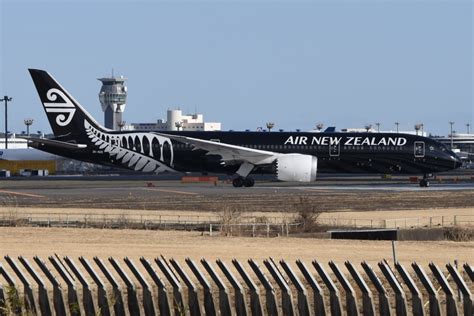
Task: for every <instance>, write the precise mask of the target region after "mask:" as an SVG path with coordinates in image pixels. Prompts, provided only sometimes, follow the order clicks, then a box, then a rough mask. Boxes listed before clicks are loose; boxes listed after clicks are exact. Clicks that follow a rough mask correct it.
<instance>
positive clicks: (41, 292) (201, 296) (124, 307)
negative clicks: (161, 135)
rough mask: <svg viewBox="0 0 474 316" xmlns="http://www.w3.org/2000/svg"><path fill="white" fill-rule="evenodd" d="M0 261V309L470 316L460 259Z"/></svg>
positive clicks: (469, 275)
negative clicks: (425, 264) (372, 261)
mask: <svg viewBox="0 0 474 316" xmlns="http://www.w3.org/2000/svg"><path fill="white" fill-rule="evenodd" d="M4 259H5V262H6V264H2V263H1V262H0V314H1V315H13V314H17V315H21V314H24V315H29V314H33V315H51V314H53V313H54V314H56V315H107V316H108V315H111V314H114V315H156V314H160V315H191V316H195V315H203V314H205V315H239V316H240V315H258V316H259V315H304V316H305V315H327V314H329V313H330V314H331V315H359V314H363V315H376V314H378V315H408V314H409V313H410V314H413V315H425V314H429V315H441V314H445V315H458V314H463V315H472V313H473V305H472V303H473V302H472V294H471V292H470V291H471V290H470V287H469V285H467V284H468V283H469V282H473V280H474V272H473V269H472V267H471V266H470V265H469V264H467V263H466V264H464V265H463V267H462V268H458V267H457V266H456V264H455V265H452V264H447V265H446V269H447V273H446V272H444V271H442V269H441V268H440V267H439V266H437V265H435V264H433V263H431V264H429V265H428V269H427V271H429V274H428V273H427V272H425V269H426V268H423V267H422V266H420V265H418V264H417V263H413V264H411V267H412V269H413V270H412V271H411V272H410V271H409V270H410V269H407V267H405V266H403V265H401V264H399V263H396V264H395V265H394V267H391V266H390V264H389V263H388V262H387V261H385V260H384V261H381V262H379V263H378V264H377V266H378V268H379V270H378V272H377V271H376V269H374V267H372V266H371V265H370V264H368V263H366V262H362V263H361V268H362V270H361V269H360V267H359V268H358V267H357V266H356V265H354V264H352V263H351V262H349V261H346V262H345V263H344V266H345V267H346V269H342V268H340V267H339V266H338V265H337V264H336V263H334V262H332V261H330V262H329V263H328V266H325V265H324V264H321V263H320V262H318V261H316V260H313V261H312V262H311V264H310V265H309V264H306V263H304V262H302V261H301V260H296V262H295V264H296V267H297V268H295V267H294V266H292V264H291V263H289V262H286V261H284V260H280V261H276V260H273V259H272V258H269V259H267V260H263V262H261V263H259V262H257V261H255V260H252V259H249V260H248V261H247V264H245V263H243V262H240V261H238V260H235V259H234V260H232V263H231V264H230V263H229V262H227V263H226V262H223V261H221V260H217V261H216V262H215V263H212V262H211V261H209V260H206V259H201V260H200V264H199V263H197V262H195V261H194V260H192V259H190V258H188V259H186V260H185V263H186V264H185V265H182V263H180V262H178V261H177V260H174V259H171V260H167V259H165V258H164V257H163V256H160V257H157V258H153V260H151V259H147V258H144V257H141V258H139V261H140V263H136V262H135V261H134V260H132V259H130V258H127V257H125V258H124V259H123V262H121V260H118V259H116V258H112V257H110V258H108V264H107V263H106V262H105V261H106V260H103V259H101V258H98V257H94V258H93V262H94V263H95V264H93V263H91V261H90V260H89V259H87V258H84V257H79V258H78V261H79V263H80V264H78V263H76V261H75V260H74V259H73V258H69V257H64V258H60V257H58V256H57V255H54V256H50V257H48V261H49V263H48V262H47V261H45V260H43V259H42V258H39V257H34V258H33V261H34V263H35V264H33V263H30V261H29V260H28V259H27V258H24V257H18V260H16V259H14V258H12V257H9V256H5V257H4ZM18 262H19V263H18ZM123 264H125V266H126V267H124V265H123ZM262 264H263V265H262ZM184 266H187V269H186V268H185V267H184ZM263 266H265V268H264V267H263ZM328 267H329V270H327V269H328ZM38 268H39V269H40V271H41V273H38V271H37V269H38ZM97 268H98V269H97ZM463 270H464V271H463ZM98 271H100V272H98ZM249 271H250V272H249ZM327 271H330V272H327ZM13 275H16V277H13ZM190 275H193V276H194V278H191V277H190ZM1 277H3V279H2V278H1ZM32 280H33V281H32ZM104 280H106V281H104ZM196 281H197V282H196ZM20 283H21V286H20ZM34 283H35V284H34ZM471 288H472V287H471ZM79 289H80V290H81V292H82V293H79ZM21 290H22V292H21ZM422 291H423V292H422ZM422 293H426V294H422ZM441 293H442V298H441V295H440V294H441ZM343 294H344V295H343ZM423 295H425V296H423ZM407 297H409V298H410V299H408V298H407ZM442 311H443V312H442Z"/></svg>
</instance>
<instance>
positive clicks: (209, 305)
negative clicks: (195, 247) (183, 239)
mask: <svg viewBox="0 0 474 316" xmlns="http://www.w3.org/2000/svg"><path fill="white" fill-rule="evenodd" d="M186 263H187V265H188V266H189V268H190V269H191V271H192V272H193V273H194V275H195V276H196V278H197V279H198V281H199V283H200V284H201V286H202V287H203V290H204V310H205V312H206V315H217V313H216V308H215V306H214V299H213V297H212V287H211V284H210V283H209V282H208V281H207V279H206V278H205V277H204V275H203V274H202V273H201V271H199V268H198V267H197V266H196V264H195V263H194V261H193V260H191V259H190V258H186Z"/></svg>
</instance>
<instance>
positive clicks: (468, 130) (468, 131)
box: [466, 123, 471, 134]
mask: <svg viewBox="0 0 474 316" xmlns="http://www.w3.org/2000/svg"><path fill="white" fill-rule="evenodd" d="M466 127H467V133H468V134H470V129H469V128H470V127H471V124H469V123H467V124H466Z"/></svg>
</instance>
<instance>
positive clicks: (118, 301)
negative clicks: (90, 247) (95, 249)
mask: <svg viewBox="0 0 474 316" xmlns="http://www.w3.org/2000/svg"><path fill="white" fill-rule="evenodd" d="M94 261H95V264H97V266H98V267H99V269H100V271H102V273H103V274H104V276H105V278H106V279H107V281H109V283H110V285H112V291H113V293H114V296H113V301H114V313H115V316H125V309H124V304H123V298H122V289H121V287H120V285H119V284H118V282H117V280H116V279H115V277H114V276H113V275H112V273H110V271H109V269H108V268H107V267H106V265H105V264H104V262H103V261H102V260H101V259H100V258H98V257H94Z"/></svg>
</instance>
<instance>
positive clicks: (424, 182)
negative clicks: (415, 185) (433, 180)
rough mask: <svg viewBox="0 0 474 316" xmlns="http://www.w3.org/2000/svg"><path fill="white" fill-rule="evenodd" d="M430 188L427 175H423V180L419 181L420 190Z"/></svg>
mask: <svg viewBox="0 0 474 316" xmlns="http://www.w3.org/2000/svg"><path fill="white" fill-rule="evenodd" d="M429 186H430V180H429V178H428V175H426V174H425V175H423V179H421V180H420V187H421V188H428V187H429Z"/></svg>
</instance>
